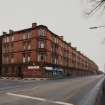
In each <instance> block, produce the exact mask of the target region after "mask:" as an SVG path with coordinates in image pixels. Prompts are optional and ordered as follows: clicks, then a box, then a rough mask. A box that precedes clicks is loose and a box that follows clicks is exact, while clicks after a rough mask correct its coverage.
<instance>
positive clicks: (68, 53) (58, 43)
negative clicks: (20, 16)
mask: <svg viewBox="0 0 105 105" xmlns="http://www.w3.org/2000/svg"><path fill="white" fill-rule="evenodd" d="M1 45H2V53H1V54H2V69H1V75H2V76H3V77H5V76H7V77H23V78H25V77H33V78H34V77H42V78H43V77H48V78H50V77H59V76H76V75H80V76H82V75H92V74H96V73H97V70H98V66H97V65H96V64H95V63H94V62H93V61H92V60H90V59H89V58H87V57H86V56H84V55H83V54H82V53H81V52H79V51H77V49H76V48H74V47H72V46H71V43H67V42H66V41H64V40H63V36H58V35H56V34H54V33H53V32H51V31H50V30H49V29H48V28H47V27H46V26H43V25H38V26H37V24H36V23H32V27H31V28H28V29H23V30H19V31H13V30H9V33H6V32H3V35H2V44H1Z"/></svg>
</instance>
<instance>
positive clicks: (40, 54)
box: [38, 53, 46, 62]
mask: <svg viewBox="0 0 105 105" xmlns="http://www.w3.org/2000/svg"><path fill="white" fill-rule="evenodd" d="M45 60H46V55H45V54H44V53H39V55H38V61H39V62H44V61H45Z"/></svg>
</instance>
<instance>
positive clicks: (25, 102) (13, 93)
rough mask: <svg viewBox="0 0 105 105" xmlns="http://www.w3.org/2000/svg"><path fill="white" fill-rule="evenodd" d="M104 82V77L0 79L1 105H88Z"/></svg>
mask: <svg viewBox="0 0 105 105" xmlns="http://www.w3.org/2000/svg"><path fill="white" fill-rule="evenodd" d="M103 79H104V76H103V75H99V76H87V77H77V78H65V79H58V80H11V79H0V105H85V104H86V105H90V103H89V102H88V101H87V99H88V98H89V99H92V97H94V96H95V94H94V93H96V91H97V87H99V84H100V83H101V82H102V81H103ZM97 84H98V85H97ZM95 89H96V91H95Z"/></svg>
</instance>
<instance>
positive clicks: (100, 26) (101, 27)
mask: <svg viewBox="0 0 105 105" xmlns="http://www.w3.org/2000/svg"><path fill="white" fill-rule="evenodd" d="M102 27H105V25H104V26H96V27H89V29H97V28H102Z"/></svg>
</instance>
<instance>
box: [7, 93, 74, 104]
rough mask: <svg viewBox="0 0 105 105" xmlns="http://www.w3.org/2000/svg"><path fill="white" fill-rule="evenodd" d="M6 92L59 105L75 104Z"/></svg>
mask: <svg viewBox="0 0 105 105" xmlns="http://www.w3.org/2000/svg"><path fill="white" fill-rule="evenodd" d="M6 94H7V95H11V96H16V97H21V98H26V99H33V100H37V101H43V102H49V103H54V104H59V105H73V104H71V103H66V102H61V101H52V100H48V99H45V98H39V97H31V96H27V95H21V94H14V93H9V92H8V93H6Z"/></svg>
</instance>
